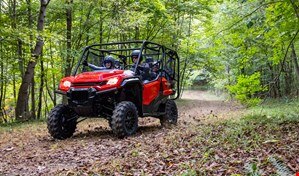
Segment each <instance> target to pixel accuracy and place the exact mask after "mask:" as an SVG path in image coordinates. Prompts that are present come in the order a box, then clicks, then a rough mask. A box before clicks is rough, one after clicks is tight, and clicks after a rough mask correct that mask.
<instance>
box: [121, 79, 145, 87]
mask: <svg viewBox="0 0 299 176" xmlns="http://www.w3.org/2000/svg"><path fill="white" fill-rule="evenodd" d="M132 83H137V84H138V85H139V86H141V87H142V83H141V81H140V79H139V78H138V77H131V78H125V79H124V80H123V81H122V83H121V84H120V86H121V87H124V86H125V85H127V84H132Z"/></svg>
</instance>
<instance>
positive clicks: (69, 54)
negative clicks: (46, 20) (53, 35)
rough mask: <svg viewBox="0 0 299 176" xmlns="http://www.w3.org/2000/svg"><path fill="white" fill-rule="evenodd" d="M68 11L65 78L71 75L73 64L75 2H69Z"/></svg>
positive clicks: (69, 0) (71, 0) (68, 0)
mask: <svg viewBox="0 0 299 176" xmlns="http://www.w3.org/2000/svg"><path fill="white" fill-rule="evenodd" d="M66 4H67V9H66V40H67V42H66V50H67V54H66V67H65V72H64V75H65V76H69V75H70V74H71V69H72V68H71V63H72V5H73V0H67V2H66Z"/></svg>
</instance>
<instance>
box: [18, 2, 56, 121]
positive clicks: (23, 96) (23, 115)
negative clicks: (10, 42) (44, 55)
mask: <svg viewBox="0 0 299 176" xmlns="http://www.w3.org/2000/svg"><path fill="white" fill-rule="evenodd" d="M49 2H50V0H40V11H39V15H38V20H37V31H39V32H42V31H43V29H44V20H45V16H46V9H47V5H48V4H49ZM43 45H44V42H43V38H42V36H41V35H39V36H38V38H37V41H36V45H35V47H34V50H33V53H32V59H31V60H30V61H29V62H28V64H27V68H26V71H25V73H24V76H23V79H22V83H21V86H20V89H19V94H18V100H17V106H16V120H17V121H19V120H21V121H22V120H26V119H27V118H28V112H27V111H28V110H27V109H26V104H27V103H26V101H27V100H28V98H29V97H28V96H29V94H28V89H29V85H30V83H31V81H32V79H33V73H34V68H35V65H36V62H37V59H38V57H39V55H40V54H41V50H42V47H43Z"/></svg>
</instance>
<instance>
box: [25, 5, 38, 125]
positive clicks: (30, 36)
mask: <svg viewBox="0 0 299 176" xmlns="http://www.w3.org/2000/svg"><path fill="white" fill-rule="evenodd" d="M26 3H27V12H28V28H29V29H32V26H33V18H32V14H31V0H26ZM29 40H30V44H29V45H30V46H29V47H30V53H31V54H33V48H32V46H31V44H32V41H33V35H32V33H30V35H29ZM34 89H35V82H34V76H33V78H32V81H31V116H30V118H32V119H36V113H35V111H36V109H35V90H34Z"/></svg>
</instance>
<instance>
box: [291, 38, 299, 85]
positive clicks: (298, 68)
mask: <svg viewBox="0 0 299 176" xmlns="http://www.w3.org/2000/svg"><path fill="white" fill-rule="evenodd" d="M291 48H292V59H293V62H294V67H295V71H296V75H297V79H298V80H299V65H298V58H297V54H296V50H295V46H294V43H292V44H291Z"/></svg>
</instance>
